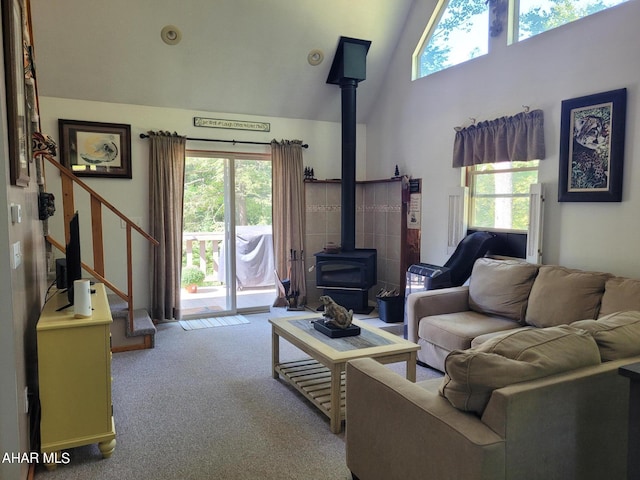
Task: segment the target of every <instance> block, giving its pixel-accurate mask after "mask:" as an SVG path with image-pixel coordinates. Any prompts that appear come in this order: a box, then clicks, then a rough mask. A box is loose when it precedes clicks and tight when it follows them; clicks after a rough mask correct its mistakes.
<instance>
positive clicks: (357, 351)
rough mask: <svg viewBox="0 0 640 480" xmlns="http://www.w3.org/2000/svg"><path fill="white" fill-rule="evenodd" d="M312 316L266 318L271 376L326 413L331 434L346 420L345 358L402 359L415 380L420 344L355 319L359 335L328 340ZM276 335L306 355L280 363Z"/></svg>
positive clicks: (278, 339)
mask: <svg viewBox="0 0 640 480" xmlns="http://www.w3.org/2000/svg"><path fill="white" fill-rule="evenodd" d="M314 318H317V316H316V317H314V316H309V315H306V316H300V317H289V318H277V319H276V318H272V319H269V322H270V323H271V326H272V329H271V336H272V352H271V353H272V371H273V378H280V377H282V378H283V379H284V380H285V381H286V382H287V383H289V384H291V385H292V386H293V387H295V388H296V389H297V390H298V391H299V392H300V393H301V394H302V395H303V396H304V397H305V398H307V399H308V400H309V401H310V402H311V403H312V404H313V405H314V406H316V407H317V408H318V409H319V410H320V411H321V412H323V413H324V414H325V415H327V416H328V417H329V420H330V424H331V431H332V432H333V433H340V431H341V430H342V421H343V420H344V419H345V365H346V363H347V362H348V361H349V360H352V359H355V358H364V357H368V358H374V359H376V360H377V361H379V362H380V363H395V362H405V363H406V365H407V368H406V374H407V379H409V380H410V381H412V382H415V381H416V352H417V351H418V350H419V349H420V346H419V345H417V344H415V343H413V342H409V341H407V340H405V339H403V338H401V337H398V336H396V335H393V334H391V333H388V332H385V331H383V330H380V329H377V328H374V327H370V326H369V325H366V324H365V323H363V322H360V321H357V320H354V321H353V323H354V324H356V325H358V326H359V327H360V329H361V334H360V335H358V336H354V337H344V338H329V337H327V336H326V335H323V334H322V333H320V332H318V331H317V330H315V329H314V328H313V324H312V323H311V320H313V319H314ZM281 338H282V339H283V340H286V341H288V342H289V343H291V344H293V345H295V346H296V347H298V348H299V349H300V350H302V351H303V352H304V353H306V354H307V355H309V356H310V357H311V358H310V359H308V360H299V361H294V362H290V361H287V362H281V361H280V339H281Z"/></svg>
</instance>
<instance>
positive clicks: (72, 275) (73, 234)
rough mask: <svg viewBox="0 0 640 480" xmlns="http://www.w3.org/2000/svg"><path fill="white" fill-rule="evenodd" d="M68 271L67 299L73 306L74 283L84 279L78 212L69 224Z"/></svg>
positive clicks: (66, 255)
mask: <svg viewBox="0 0 640 480" xmlns="http://www.w3.org/2000/svg"><path fill="white" fill-rule="evenodd" d="M65 261H66V264H67V265H66V270H67V278H66V280H67V298H68V299H69V305H73V282H74V280H80V279H81V278H82V257H81V256H80V223H79V221H78V212H76V213H75V214H74V215H73V217H71V221H70V222H69V243H67V247H66V253H65Z"/></svg>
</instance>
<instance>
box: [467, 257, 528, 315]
mask: <svg viewBox="0 0 640 480" xmlns="http://www.w3.org/2000/svg"><path fill="white" fill-rule="evenodd" d="M537 273H538V265H534V264H532V263H527V262H523V261H519V260H496V259H493V258H480V259H478V260H476V262H475V263H474V265H473V271H472V272H471V280H470V281H469V308H471V310H474V311H476V312H480V313H488V314H492V315H499V316H501V317H507V318H511V319H513V320H516V321H518V322H524V318H525V311H526V308H527V299H528V298H529V293H530V292H531V287H532V286H533V281H534V280H535V278H536V274H537Z"/></svg>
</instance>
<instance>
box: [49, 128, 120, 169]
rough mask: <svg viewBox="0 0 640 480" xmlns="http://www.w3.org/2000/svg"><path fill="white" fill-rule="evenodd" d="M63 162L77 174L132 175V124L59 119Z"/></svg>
mask: <svg viewBox="0 0 640 480" xmlns="http://www.w3.org/2000/svg"><path fill="white" fill-rule="evenodd" d="M58 128H59V134H60V137H59V139H60V158H61V160H62V164H63V165H64V166H65V167H67V168H68V169H70V170H71V171H72V172H73V173H74V174H75V175H76V176H78V177H110V178H131V125H125V124H122V123H100V122H85V121H81V120H63V119H60V120H58Z"/></svg>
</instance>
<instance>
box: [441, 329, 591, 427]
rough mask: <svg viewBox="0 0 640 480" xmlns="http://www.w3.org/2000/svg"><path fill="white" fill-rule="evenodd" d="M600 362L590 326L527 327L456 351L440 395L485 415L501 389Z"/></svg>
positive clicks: (447, 362) (448, 362)
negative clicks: (579, 327) (587, 328)
mask: <svg viewBox="0 0 640 480" xmlns="http://www.w3.org/2000/svg"><path fill="white" fill-rule="evenodd" d="M599 363H600V353H599V352H598V346H597V345H596V342H595V340H594V339H593V337H592V336H591V335H590V334H589V333H588V332H586V331H584V330H579V329H575V328H571V327H569V326H567V325H563V326H559V327H550V328H531V327H529V328H523V329H519V330H517V331H513V332H509V333H506V334H503V335H501V336H499V337H495V338H492V339H490V340H487V341H486V342H485V343H483V344H482V345H480V346H478V347H474V348H470V349H468V350H454V351H453V352H451V353H450V354H449V355H448V356H447V358H446V359H445V376H444V379H443V381H442V383H441V385H440V394H441V395H442V396H444V397H445V398H446V399H447V400H449V402H450V403H451V404H452V405H453V406H454V407H455V408H457V409H459V410H464V411H468V412H474V413H476V414H478V415H482V413H483V412H484V409H485V408H486V406H487V403H488V402H489V399H490V398H491V393H492V392H493V390H495V389H498V388H502V387H505V386H507V385H511V384H514V383H519V382H526V381H529V380H534V379H537V378H543V377H547V376H549V375H554V374H557V373H561V372H567V371H570V370H575V369H577V368H581V367H586V366H589V365H597V364H599Z"/></svg>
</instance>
